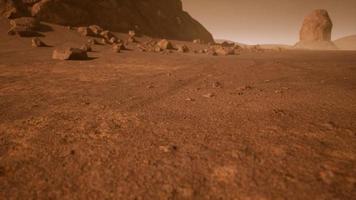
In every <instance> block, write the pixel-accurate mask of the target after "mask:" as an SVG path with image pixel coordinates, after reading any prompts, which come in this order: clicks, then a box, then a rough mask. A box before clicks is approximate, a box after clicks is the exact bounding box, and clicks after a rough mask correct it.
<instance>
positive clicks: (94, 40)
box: [87, 39, 100, 45]
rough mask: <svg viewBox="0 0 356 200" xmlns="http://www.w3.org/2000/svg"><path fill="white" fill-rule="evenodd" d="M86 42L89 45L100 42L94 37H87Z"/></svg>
mask: <svg viewBox="0 0 356 200" xmlns="http://www.w3.org/2000/svg"><path fill="white" fill-rule="evenodd" d="M87 43H88V44H90V45H96V44H100V43H99V42H98V41H97V40H96V39H88V41H87Z"/></svg>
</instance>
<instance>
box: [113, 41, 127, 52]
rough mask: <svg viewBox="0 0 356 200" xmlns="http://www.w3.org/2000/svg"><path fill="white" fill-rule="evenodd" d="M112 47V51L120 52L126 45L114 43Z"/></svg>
mask: <svg viewBox="0 0 356 200" xmlns="http://www.w3.org/2000/svg"><path fill="white" fill-rule="evenodd" d="M112 49H113V50H114V52H116V53H120V52H121V50H126V47H125V45H124V44H122V43H116V44H113V46H112Z"/></svg>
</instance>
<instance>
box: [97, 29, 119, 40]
mask: <svg viewBox="0 0 356 200" xmlns="http://www.w3.org/2000/svg"><path fill="white" fill-rule="evenodd" d="M100 36H101V37H103V38H105V39H107V40H110V39H111V38H116V36H115V35H114V34H113V33H112V32H110V31H107V30H106V31H102V32H101V33H100Z"/></svg>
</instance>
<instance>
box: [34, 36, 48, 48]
mask: <svg viewBox="0 0 356 200" xmlns="http://www.w3.org/2000/svg"><path fill="white" fill-rule="evenodd" d="M31 42H32V46H33V47H46V46H47V45H46V44H45V43H44V42H43V41H42V40H41V39H40V38H37V37H36V38H32V40H31Z"/></svg>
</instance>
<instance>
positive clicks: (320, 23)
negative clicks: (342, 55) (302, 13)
mask: <svg viewBox="0 0 356 200" xmlns="http://www.w3.org/2000/svg"><path fill="white" fill-rule="evenodd" d="M332 28H333V23H332V21H331V19H330V16H329V14H328V11H326V10H322V9H319V10H314V11H313V12H312V13H310V14H309V15H307V16H306V17H305V19H304V22H303V25H302V28H301V29H300V34H299V37H300V41H299V42H298V43H297V44H296V47H297V48H302V49H320V50H331V49H336V46H335V45H334V44H333V43H332V42H331V31H332Z"/></svg>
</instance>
